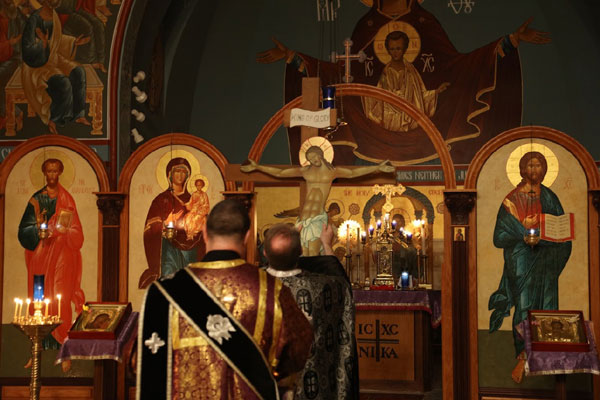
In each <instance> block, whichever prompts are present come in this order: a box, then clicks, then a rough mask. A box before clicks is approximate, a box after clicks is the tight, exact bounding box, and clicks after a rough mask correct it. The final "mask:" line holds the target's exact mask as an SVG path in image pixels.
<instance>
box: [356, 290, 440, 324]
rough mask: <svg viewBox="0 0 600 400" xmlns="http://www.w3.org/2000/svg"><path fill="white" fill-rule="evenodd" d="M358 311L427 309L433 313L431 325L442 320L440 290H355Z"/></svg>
mask: <svg viewBox="0 0 600 400" xmlns="http://www.w3.org/2000/svg"><path fill="white" fill-rule="evenodd" d="M353 292H354V304H355V305H356V310H357V311H369V310H375V311H376V310H384V311H387V310H398V311H425V312H428V313H429V314H431V326H433V327H434V328H436V327H437V326H439V325H440V323H441V322H442V309H441V297H442V296H441V292H440V291H439V290H354V291H353Z"/></svg>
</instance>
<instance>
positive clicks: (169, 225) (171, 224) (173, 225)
mask: <svg viewBox="0 0 600 400" xmlns="http://www.w3.org/2000/svg"><path fill="white" fill-rule="evenodd" d="M174 227H175V224H173V221H169V223H168V224H167V228H174Z"/></svg>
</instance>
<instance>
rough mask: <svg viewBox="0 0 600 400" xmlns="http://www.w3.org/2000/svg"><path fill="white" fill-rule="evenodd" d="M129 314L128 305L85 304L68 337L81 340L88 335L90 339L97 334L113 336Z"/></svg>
mask: <svg viewBox="0 0 600 400" xmlns="http://www.w3.org/2000/svg"><path fill="white" fill-rule="evenodd" d="M130 312H131V304H130V303H101V302H89V303H86V304H85V305H84V307H83V310H82V311H81V313H80V314H79V315H78V316H77V319H76V320H75V322H74V323H73V326H72V327H71V330H70V331H69V336H71V337H77V338H81V337H85V336H88V335H89V336H90V338H91V337H94V336H96V335H98V334H109V335H115V334H117V331H118V328H119V327H120V325H122V322H123V321H124V319H126V318H127V316H128V315H129V313H130ZM104 316H106V317H104Z"/></svg>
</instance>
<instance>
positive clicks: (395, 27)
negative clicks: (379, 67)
mask: <svg viewBox="0 0 600 400" xmlns="http://www.w3.org/2000/svg"><path fill="white" fill-rule="evenodd" d="M393 31H402V32H404V33H406V34H407V35H408V39H409V43H408V48H407V49H406V53H405V54H404V59H405V60H406V61H409V62H411V63H412V62H413V61H415V58H417V56H418V55H419V52H421V37H420V36H419V33H418V32H417V30H416V29H415V28H413V26H412V25H410V24H407V23H406V22H401V21H391V22H388V23H387V24H385V25H384V26H382V27H381V28H379V31H378V32H377V34H376V35H375V39H373V51H375V55H376V56H377V58H378V59H379V61H381V62H382V63H383V64H387V63H389V62H390V61H391V60H392V56H390V54H389V53H388V52H387V49H386V48H385V38H386V36H387V35H388V34H389V33H390V32H393Z"/></svg>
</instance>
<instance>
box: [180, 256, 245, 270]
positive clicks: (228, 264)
mask: <svg viewBox="0 0 600 400" xmlns="http://www.w3.org/2000/svg"><path fill="white" fill-rule="evenodd" d="M242 264H246V260H242V259H241V258H238V259H235V260H219V261H208V262H195V263H191V264H190V265H189V267H190V268H205V269H222V268H233V267H238V266H240V265H242Z"/></svg>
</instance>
